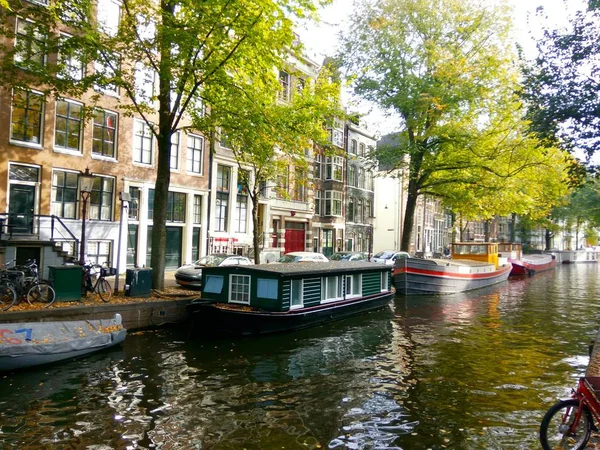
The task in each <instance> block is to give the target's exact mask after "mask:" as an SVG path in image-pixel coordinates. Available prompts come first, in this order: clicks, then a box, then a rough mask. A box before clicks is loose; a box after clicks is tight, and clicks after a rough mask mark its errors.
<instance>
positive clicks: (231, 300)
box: [227, 273, 252, 305]
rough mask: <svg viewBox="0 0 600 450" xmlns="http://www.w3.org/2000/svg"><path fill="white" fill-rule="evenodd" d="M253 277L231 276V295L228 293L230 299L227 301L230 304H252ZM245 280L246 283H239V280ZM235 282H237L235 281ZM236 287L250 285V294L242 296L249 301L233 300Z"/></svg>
mask: <svg viewBox="0 0 600 450" xmlns="http://www.w3.org/2000/svg"><path fill="white" fill-rule="evenodd" d="M251 278H252V277H251V276H250V275H241V274H237V273H236V274H233V273H232V274H230V275H229V293H228V299H227V301H228V302H229V303H239V304H241V305H249V304H250V294H251V291H252V280H251ZM238 279H240V280H243V281H244V283H239V282H237V280H238ZM234 280H235V281H234ZM234 285H235V286H241V285H248V292H247V293H243V292H242V293H241V294H242V296H244V297H246V298H247V300H239V299H235V300H234V299H233V298H232V297H233V294H234V292H233V287H234ZM236 294H239V293H238V292H236Z"/></svg>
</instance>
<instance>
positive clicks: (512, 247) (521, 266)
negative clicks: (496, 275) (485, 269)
mask: <svg viewBox="0 0 600 450" xmlns="http://www.w3.org/2000/svg"><path fill="white" fill-rule="evenodd" d="M498 254H499V255H500V256H502V257H505V258H508V261H509V262H510V263H511V264H512V266H513V268H512V271H511V272H510V274H511V275H514V276H523V275H529V276H531V275H534V274H536V273H538V272H543V271H545V270H550V269H554V268H555V267H556V256H554V255H551V254H531V255H523V247H522V246H521V244H512V243H501V244H498Z"/></svg>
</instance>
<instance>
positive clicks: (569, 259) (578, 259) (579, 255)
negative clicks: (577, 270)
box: [562, 249, 598, 264]
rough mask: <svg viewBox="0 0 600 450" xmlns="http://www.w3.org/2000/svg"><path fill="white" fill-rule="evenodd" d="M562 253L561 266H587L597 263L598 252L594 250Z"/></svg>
mask: <svg viewBox="0 0 600 450" xmlns="http://www.w3.org/2000/svg"><path fill="white" fill-rule="evenodd" d="M562 253H563V255H562V258H563V260H562V262H563V264H589V263H597V262H598V252H597V251H596V250H595V249H582V250H572V251H569V250H566V251H563V252H562Z"/></svg>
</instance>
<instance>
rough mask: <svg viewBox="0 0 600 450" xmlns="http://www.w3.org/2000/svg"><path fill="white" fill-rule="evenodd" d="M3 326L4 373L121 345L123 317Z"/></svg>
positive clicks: (0, 364)
mask: <svg viewBox="0 0 600 450" xmlns="http://www.w3.org/2000/svg"><path fill="white" fill-rule="evenodd" d="M117 316H118V317H115V318H114V319H100V320H79V321H63V322H27V323H5V324H0V371H11V370H17V369H26V368H29V367H34V366H39V365H43V364H49V363H54V362H58V361H63V360H66V359H71V358H77V357H80V356H84V355H87V354H90V353H94V352H97V351H100V350H104V349H106V348H109V347H112V346H115V345H118V344H121V343H122V342H123V341H124V340H125V337H126V335H127V330H125V329H124V328H122V326H121V317H120V315H117Z"/></svg>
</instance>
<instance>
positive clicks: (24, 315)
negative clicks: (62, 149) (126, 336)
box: [0, 298, 192, 331]
mask: <svg viewBox="0 0 600 450" xmlns="http://www.w3.org/2000/svg"><path fill="white" fill-rule="evenodd" d="M191 301H192V299H191V298H185V299H169V300H154V301H148V302H139V303H123V304H117V303H114V304H113V303H106V304H94V305H77V306H67V307H64V308H51V309H41V310H33V311H5V312H2V313H0V323H14V322H54V321H62V320H91V319H108V318H112V317H114V315H115V314H117V313H118V314H121V317H122V320H123V327H124V328H126V329H127V330H128V331H133V330H138V329H142V328H150V327H157V326H162V325H166V324H170V323H179V322H185V321H187V320H188V319H189V315H188V312H187V305H188V304H189V303H190V302H191Z"/></svg>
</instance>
